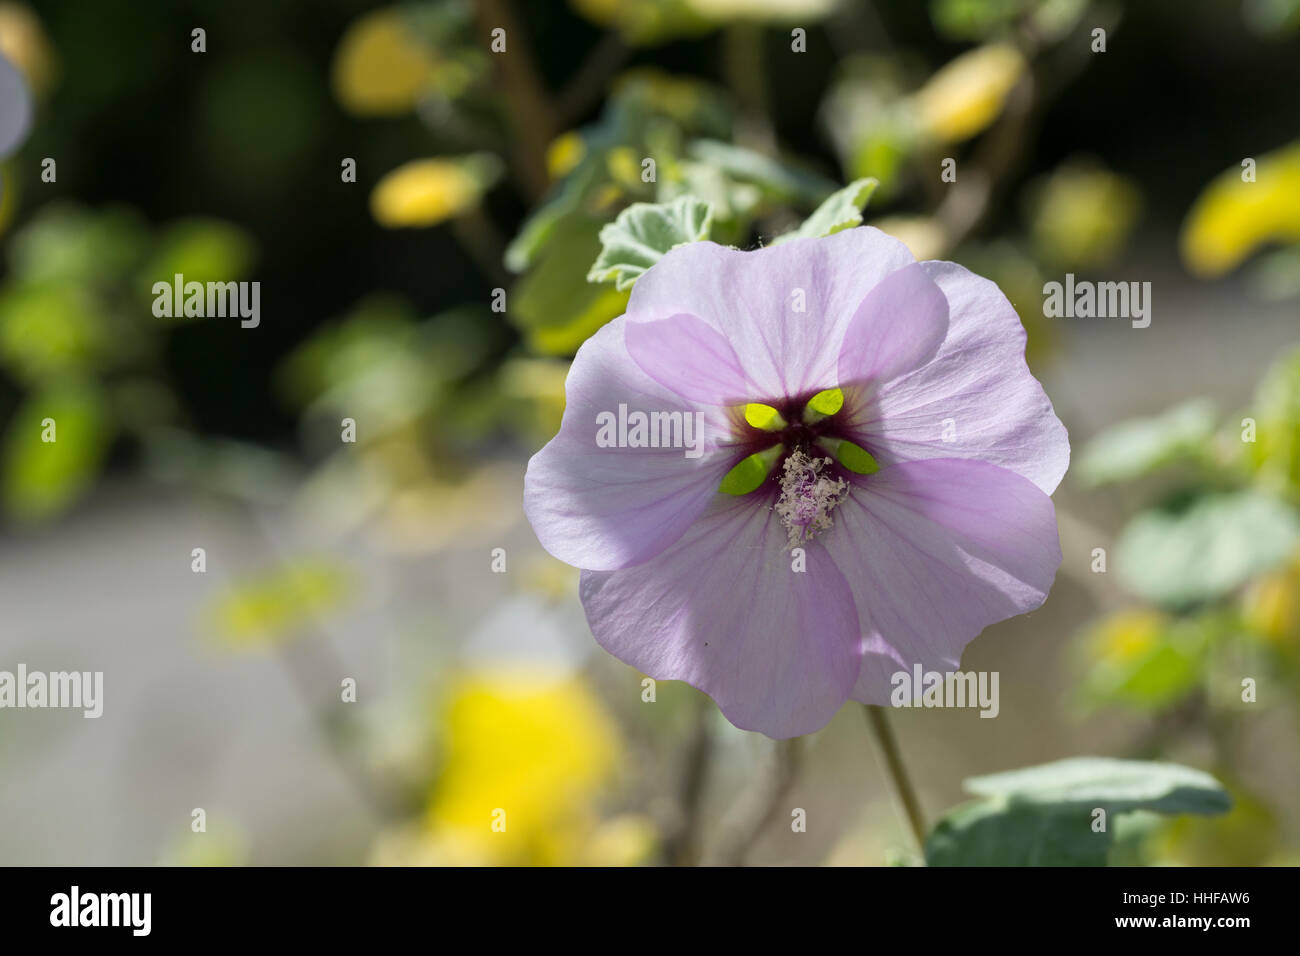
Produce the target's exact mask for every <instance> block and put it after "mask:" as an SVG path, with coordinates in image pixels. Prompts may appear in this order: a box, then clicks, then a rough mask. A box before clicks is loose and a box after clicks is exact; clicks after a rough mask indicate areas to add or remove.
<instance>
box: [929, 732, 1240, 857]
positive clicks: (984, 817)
mask: <svg viewBox="0 0 1300 956" xmlns="http://www.w3.org/2000/svg"><path fill="white" fill-rule="evenodd" d="M963 786H964V788H965V789H966V790H967V791H968V792H971V793H974V794H977V795H978V796H980V797H982V798H983V799H980V800H976V801H972V802H970V803H965V804H962V805H960V806H958V807H956V808H955V809H953V810H951V811H949V812H948V814H947V815H946V816H944V818H943V819H942V820H940V821H939V823H938V825H936V826H935V828H934V830H933V831H932V832H931V834H930V836H929V838H928V839H927V840H926V846H925V857H926V862H927V863H928V864H929V865H931V866H1104V865H1105V864H1106V862H1107V858H1108V856H1109V853H1110V849H1111V846H1112V843H1113V841H1114V833H1115V832H1116V830H1117V829H1118V828H1119V827H1118V824H1119V821H1118V820H1117V819H1115V818H1116V816H1117V815H1119V814H1128V813H1134V812H1138V811H1144V812H1148V813H1150V812H1155V813H1164V814H1179V813H1195V814H1201V815H1209V814H1217V813H1224V812H1226V811H1227V810H1228V809H1229V808H1230V807H1231V805H1232V800H1231V798H1230V797H1229V796H1228V794H1227V791H1225V790H1224V788H1223V787H1222V786H1221V785H1220V784H1219V782H1218V781H1217V780H1215V779H1214V778H1213V777H1211V776H1210V775H1209V774H1206V773H1203V772H1202V771H1199V770H1194V769H1192V768H1190V767H1183V766H1180V765H1178V764H1166V763H1148V762H1145V761H1137V760H1113V759H1109V758H1103V757H1076V758H1072V759H1069V760H1059V761H1056V762H1055V763H1050V764H1044V765H1042V766H1037V767H1027V768H1025V769H1022V770H1013V771H1010V772H1008V773H1000V774H992V775H990V776H984V777H972V778H970V779H968V780H966V781H965V782H964V783H963ZM1098 808H1101V809H1104V810H1105V811H1106V828H1105V830H1102V831H1100V832H1099V831H1096V830H1094V829H1093V825H1094V811H1095V810H1096V809H1098Z"/></svg>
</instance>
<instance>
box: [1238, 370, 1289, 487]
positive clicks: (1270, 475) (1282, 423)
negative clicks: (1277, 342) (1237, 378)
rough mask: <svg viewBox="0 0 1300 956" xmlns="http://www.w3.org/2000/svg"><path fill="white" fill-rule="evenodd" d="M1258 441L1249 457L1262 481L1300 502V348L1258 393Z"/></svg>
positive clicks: (1255, 410)
mask: <svg viewBox="0 0 1300 956" xmlns="http://www.w3.org/2000/svg"><path fill="white" fill-rule="evenodd" d="M1252 414H1253V415H1254V416H1255V417H1256V418H1257V419H1258V421H1257V422H1256V436H1255V441H1253V442H1247V443H1245V448H1246V455H1247V457H1248V459H1249V460H1250V462H1251V464H1252V465H1253V466H1254V467H1255V468H1257V469H1258V471H1259V475H1260V477H1261V478H1262V479H1263V480H1264V481H1265V482H1266V483H1267V484H1269V485H1270V486H1272V487H1275V488H1277V489H1279V490H1281V491H1283V492H1286V493H1288V494H1290V495H1291V496H1292V498H1293V499H1294V500H1300V348H1293V349H1291V351H1289V352H1288V353H1287V354H1286V355H1283V356H1282V357H1281V358H1280V359H1278V360H1277V361H1276V362H1275V363H1274V364H1273V366H1272V367H1271V368H1270V369H1269V370H1268V372H1267V374H1265V376H1264V378H1263V380H1262V381H1261V382H1260V383H1259V387H1258V389H1256V392H1255V401H1254V406H1253V409H1252Z"/></svg>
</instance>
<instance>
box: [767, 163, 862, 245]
mask: <svg viewBox="0 0 1300 956" xmlns="http://www.w3.org/2000/svg"><path fill="white" fill-rule="evenodd" d="M878 185H880V184H879V182H878V181H877V180H875V179H857V180H854V181H853V182H851V183H849V184H848V185H847V186H845V187H844V188H843V189H840V190H838V191H836V192H834V193H832V194H831V195H830V197H829V198H828V199H827V200H826V201H825V202H823V203H822V204H821V205H820V206H818V207H817V210H816V211H815V212H814V213H813V214H812V215H811V216H809V217H808V218H807V219H805V220H804V221H803V224H802V225H800V226H799V228H797V229H794V230H792V231H791V232H787V233H786V234H785V235H783V236H778V237H777V238H776V239H774V240H772V245H776V244H777V243H781V242H785V241H787V240H789V239H816V238H819V237H821V236H829V235H832V234H834V233H837V232H839V231H841V230H843V229H851V228H852V227H854V226H858V225H861V224H862V210H863V209H865V208H866V205H867V202H868V201H869V200H870V199H871V194H872V193H874V192H875V191H876V187H877V186H878Z"/></svg>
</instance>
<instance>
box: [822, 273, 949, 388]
mask: <svg viewBox="0 0 1300 956" xmlns="http://www.w3.org/2000/svg"><path fill="white" fill-rule="evenodd" d="M947 334H948V300H947V299H946V298H944V295H943V292H941V291H940V289H939V287H938V286H937V285H935V284H934V280H932V279H931V278H930V277H929V275H927V274H926V271H925V270H924V269H923V268H921V264H920V263H917V262H914V263H912V264H911V265H908V266H904V267H903V268H901V269H899V270H898V271H897V272H892V273H890V274H889V275H887V276H885V278H884V279H882V280H881V281H880V282H879V284H877V285H876V287H875V288H874V289H872V290H871V291H870V292H868V293H867V295H866V298H864V299H863V300H862V303H861V304H860V305H859V306H858V308H857V311H856V312H855V313H854V316H853V321H852V323H850V325H849V329H848V333H847V334H846V335H845V336H844V344H843V345H842V346H841V347H840V357H839V378H838V384H839V385H840V387H841V388H844V387H846V386H850V385H857V386H865V387H866V388H868V389H874V388H875V387H877V386H879V385H882V384H884V383H886V382H890V381H892V380H893V379H895V378H898V377H899V376H900V375H903V374H905V373H907V372H911V371H913V370H914V369H917V368H920V367H921V366H922V365H924V364H925V363H926V362H928V361H930V359H932V358H933V357H934V354H935V352H936V351H937V350H938V348H939V345H940V344H941V343H942V342H943V340H944V336H945V335H947Z"/></svg>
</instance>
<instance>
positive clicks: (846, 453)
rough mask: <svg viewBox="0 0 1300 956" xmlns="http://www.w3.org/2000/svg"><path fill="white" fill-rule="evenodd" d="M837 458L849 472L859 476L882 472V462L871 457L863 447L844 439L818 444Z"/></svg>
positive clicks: (823, 441) (826, 440)
mask: <svg viewBox="0 0 1300 956" xmlns="http://www.w3.org/2000/svg"><path fill="white" fill-rule="evenodd" d="M818 444H819V445H821V446H822V447H823V448H825V449H826V450H827V451H829V452H830V453H831V454H832V455H834V456H835V460H836V461H838V462H839V463H840V464H841V465H843V466H844V467H845V468H847V469H848V470H849V471H851V472H854V473H855V474H859V475H874V474H875V473H876V472H878V471H879V470H880V462H878V461H876V459H875V458H873V457H872V456H871V452H869V451H867V450H866V449H865V448H863V447H862V446H861V445H855V444H853V442H851V441H847V440H845V439H843V438H823V439H821V440H820V441H819V442H818Z"/></svg>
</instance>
